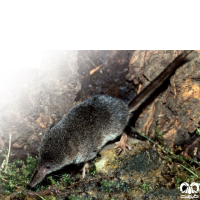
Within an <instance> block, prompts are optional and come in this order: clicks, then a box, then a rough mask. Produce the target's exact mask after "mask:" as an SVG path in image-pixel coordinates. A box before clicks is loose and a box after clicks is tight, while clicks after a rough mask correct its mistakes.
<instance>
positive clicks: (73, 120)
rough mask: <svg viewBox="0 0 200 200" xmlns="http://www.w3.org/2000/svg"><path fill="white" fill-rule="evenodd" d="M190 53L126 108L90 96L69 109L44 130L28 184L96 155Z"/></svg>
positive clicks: (114, 101) (111, 100)
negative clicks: (37, 157) (62, 116)
mask: <svg viewBox="0 0 200 200" xmlns="http://www.w3.org/2000/svg"><path fill="white" fill-rule="evenodd" d="M189 53H191V51H184V52H183V53H182V54H181V55H179V56H178V57H177V58H176V59H175V60H174V61H173V62H172V63H171V64H170V65H169V66H168V67H167V70H165V71H164V73H161V75H160V77H161V78H159V77H158V78H156V79H155V80H154V81H153V82H152V83H151V84H150V85H149V86H147V87H146V88H145V90H143V91H142V92H141V93H140V94H139V95H138V96H137V97H136V98H135V101H134V100H132V101H131V102H130V103H129V106H127V105H126V104H125V103H124V102H123V101H122V100H120V99H116V98H114V97H110V96H107V95H97V96H93V97H91V98H89V99H87V100H85V101H83V102H82V103H80V104H79V105H77V106H75V107H74V108H72V109H71V110H70V111H69V112H68V113H67V114H66V116H65V117H64V118H63V119H62V120H61V121H60V122H59V123H58V124H57V125H56V126H54V127H53V128H51V129H47V130H46V132H45V134H44V136H43V138H42V142H41V148H40V152H39V160H38V166H37V167H36V170H35V172H34V174H33V176H32V179H31V181H30V185H31V186H34V185H35V184H37V183H38V182H40V181H41V180H42V179H43V178H44V176H45V175H46V174H49V173H51V172H52V171H56V170H58V169H60V168H62V167H63V166H65V165H69V164H71V163H75V164H76V163H81V162H86V161H88V160H91V159H92V158H94V157H95V156H96V154H97V153H98V151H99V150H100V149H101V148H102V146H103V145H104V144H105V143H107V142H108V141H110V140H113V139H115V138H116V137H117V136H119V135H121V134H122V132H123V130H124V128H125V126H126V125H127V123H128V119H129V112H131V111H133V110H135V109H137V107H138V106H139V105H140V104H141V102H143V101H144V99H146V97H147V96H148V95H150V94H151V93H152V92H153V90H154V89H155V88H157V87H158V86H159V85H160V84H161V82H163V81H164V80H165V79H166V78H167V77H168V76H169V75H170V74H171V73H172V71H174V70H175V69H176V68H177V67H178V66H179V65H180V62H181V61H183V59H184V58H185V57H186V56H187V55H188V54H189Z"/></svg>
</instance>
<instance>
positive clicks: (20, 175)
mask: <svg viewBox="0 0 200 200" xmlns="http://www.w3.org/2000/svg"><path fill="white" fill-rule="evenodd" d="M36 164H37V162H36V160H35V159H34V158H33V157H31V156H29V157H27V159H26V161H25V162H24V163H23V161H21V160H15V161H14V162H12V163H9V164H8V165H7V170H6V171H5V170H4V169H0V185H2V188H3V189H4V191H5V194H11V193H12V192H14V191H15V190H16V188H17V187H16V186H18V187H20V186H21V187H26V186H27V185H28V184H29V180H30V177H31V175H32V173H33V170H34V169H35V167H36Z"/></svg>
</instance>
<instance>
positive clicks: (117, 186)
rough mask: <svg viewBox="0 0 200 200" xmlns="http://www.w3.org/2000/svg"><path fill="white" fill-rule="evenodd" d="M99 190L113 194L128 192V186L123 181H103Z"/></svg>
mask: <svg viewBox="0 0 200 200" xmlns="http://www.w3.org/2000/svg"><path fill="white" fill-rule="evenodd" d="M100 189H101V190H103V191H105V192H113V191H124V192H128V190H129V189H130V187H129V185H128V184H126V183H125V182H123V181H119V182H118V181H117V182H116V181H108V180H103V181H101V186H100Z"/></svg>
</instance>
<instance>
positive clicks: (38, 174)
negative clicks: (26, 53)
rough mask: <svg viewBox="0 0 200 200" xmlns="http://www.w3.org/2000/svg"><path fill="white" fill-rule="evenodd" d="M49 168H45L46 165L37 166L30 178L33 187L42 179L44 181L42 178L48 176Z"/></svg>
mask: <svg viewBox="0 0 200 200" xmlns="http://www.w3.org/2000/svg"><path fill="white" fill-rule="evenodd" d="M47 170H48V169H47V168H44V167H40V168H39V167H38V166H37V167H36V169H35V171H34V173H33V175H32V177H31V180H30V183H29V185H30V186H31V187H34V186H35V185H36V184H38V183H39V182H40V181H42V179H43V178H44V177H45V176H46V174H47Z"/></svg>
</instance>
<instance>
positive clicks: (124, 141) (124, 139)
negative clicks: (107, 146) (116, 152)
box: [114, 133, 131, 153]
mask: <svg viewBox="0 0 200 200" xmlns="http://www.w3.org/2000/svg"><path fill="white" fill-rule="evenodd" d="M115 144H116V146H115V147H114V148H115V149H116V148H121V149H120V152H121V151H122V150H123V151H124V153H126V147H127V148H128V150H131V146H129V145H128V144H127V135H126V133H123V134H122V137H121V139H120V141H119V142H116V143H115Z"/></svg>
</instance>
